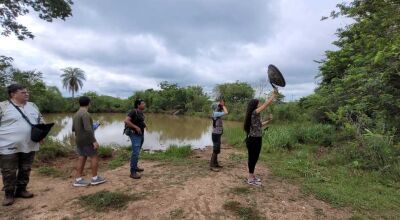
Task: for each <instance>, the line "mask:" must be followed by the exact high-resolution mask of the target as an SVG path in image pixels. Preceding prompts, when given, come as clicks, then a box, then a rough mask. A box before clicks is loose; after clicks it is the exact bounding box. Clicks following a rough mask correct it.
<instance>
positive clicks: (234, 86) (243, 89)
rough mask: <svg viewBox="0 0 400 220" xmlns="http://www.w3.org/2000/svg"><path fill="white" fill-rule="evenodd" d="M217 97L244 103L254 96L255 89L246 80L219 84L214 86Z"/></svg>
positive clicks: (230, 101) (231, 101) (229, 101)
mask: <svg viewBox="0 0 400 220" xmlns="http://www.w3.org/2000/svg"><path fill="white" fill-rule="evenodd" d="M214 93H215V96H216V98H217V99H219V98H223V99H224V100H225V101H226V102H228V103H244V102H246V101H248V100H250V99H252V98H253V97H254V93H255V91H254V89H253V88H252V87H251V86H250V85H249V84H248V83H244V82H235V83H224V84H219V85H217V86H216V87H215V88H214Z"/></svg>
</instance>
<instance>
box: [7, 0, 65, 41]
mask: <svg viewBox="0 0 400 220" xmlns="http://www.w3.org/2000/svg"><path fill="white" fill-rule="evenodd" d="M72 4H73V3H72V1H71V0H52V1H37V0H25V1H18V0H9V1H2V2H1V5H0V11H1V13H0V25H1V27H2V29H3V30H2V32H1V35H4V36H9V35H10V34H12V33H13V34H15V36H17V38H18V39H19V40H24V39H26V38H27V37H29V38H33V37H34V36H33V34H32V33H31V32H30V31H29V30H28V28H27V27H25V26H24V25H22V24H21V23H19V22H18V19H17V18H18V17H19V16H23V15H26V14H28V13H29V11H30V10H32V9H33V10H34V11H35V12H37V14H38V16H39V18H41V19H43V20H45V21H47V22H52V21H53V19H55V18H60V19H63V20H65V18H67V17H69V16H71V15H72V14H71V5H72Z"/></svg>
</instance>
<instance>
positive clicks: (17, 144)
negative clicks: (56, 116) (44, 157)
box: [0, 84, 44, 206]
mask: <svg viewBox="0 0 400 220" xmlns="http://www.w3.org/2000/svg"><path fill="white" fill-rule="evenodd" d="M7 90H8V96H9V100H8V101H3V102H0V168H1V173H2V176H3V185H4V191H5V197H4V200H3V203H2V205H3V206H9V205H12V204H13V203H14V198H15V197H20V198H32V197H33V194H32V193H31V192H28V191H27V189H26V187H27V185H28V183H29V176H30V172H31V167H32V163H33V160H34V157H35V152H36V151H38V150H39V143H36V142H33V141H32V140H31V129H32V127H31V125H30V124H28V122H27V121H26V120H25V119H24V118H23V117H22V115H21V113H20V112H19V111H18V109H17V108H19V109H20V110H21V111H22V112H23V113H24V114H25V115H26V116H27V118H28V119H29V121H30V122H31V123H32V124H38V123H44V121H43V118H42V115H41V114H40V112H39V109H38V107H37V106H36V105H35V104H34V103H32V102H28V100H29V93H28V91H27V90H26V88H25V87H23V86H21V85H18V84H13V85H10V86H8V87H7Z"/></svg>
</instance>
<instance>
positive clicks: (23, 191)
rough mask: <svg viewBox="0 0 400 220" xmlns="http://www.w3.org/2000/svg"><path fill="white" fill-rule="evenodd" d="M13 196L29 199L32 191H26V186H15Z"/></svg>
mask: <svg viewBox="0 0 400 220" xmlns="http://www.w3.org/2000/svg"><path fill="white" fill-rule="evenodd" d="M15 197H17V198H25V199H29V198H32V197H33V193H31V192H28V191H26V186H25V187H17V190H16V191H15Z"/></svg>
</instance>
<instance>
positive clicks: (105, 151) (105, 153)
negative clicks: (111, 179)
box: [98, 146, 114, 158]
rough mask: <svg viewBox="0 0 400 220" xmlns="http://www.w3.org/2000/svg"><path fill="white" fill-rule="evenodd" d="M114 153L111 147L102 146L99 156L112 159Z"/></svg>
mask: <svg viewBox="0 0 400 220" xmlns="http://www.w3.org/2000/svg"><path fill="white" fill-rule="evenodd" d="M113 151H114V150H113V148H112V147H111V146H104V147H103V146H101V147H100V148H99V150H98V155H99V157H101V158H110V157H112V156H113Z"/></svg>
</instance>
